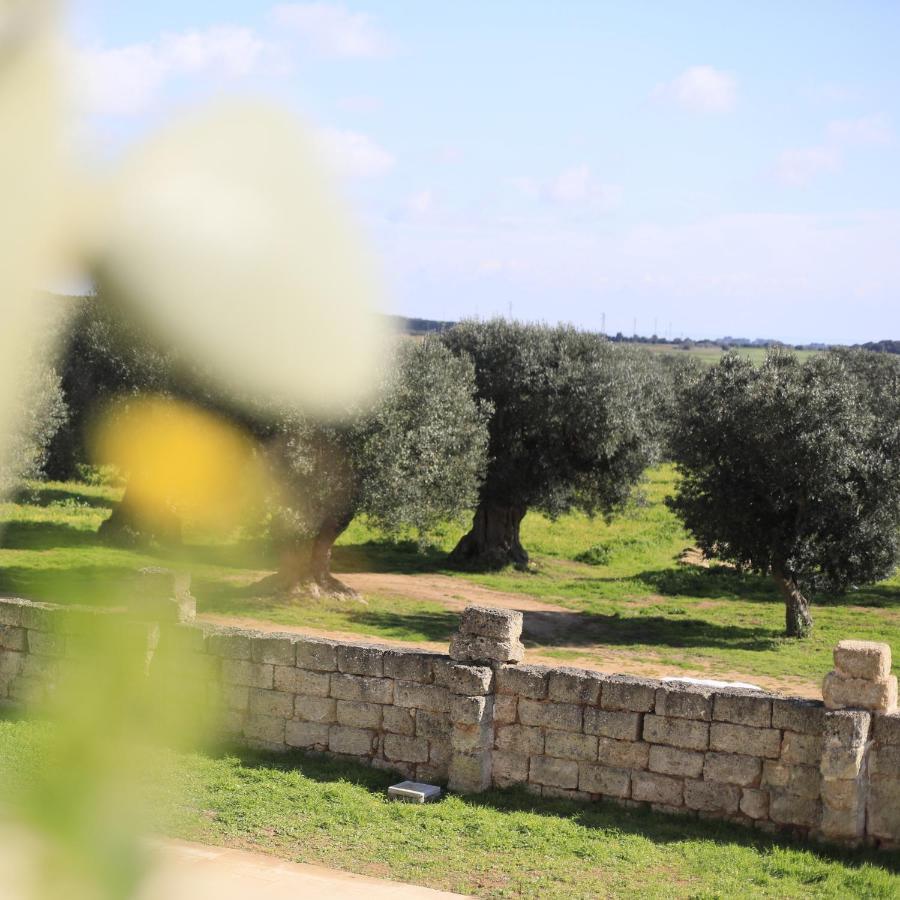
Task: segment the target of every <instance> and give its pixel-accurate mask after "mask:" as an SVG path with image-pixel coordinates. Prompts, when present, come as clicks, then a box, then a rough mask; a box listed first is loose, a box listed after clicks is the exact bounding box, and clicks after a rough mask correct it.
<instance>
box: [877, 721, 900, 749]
mask: <svg viewBox="0 0 900 900" xmlns="http://www.w3.org/2000/svg"><path fill="white" fill-rule="evenodd" d="M873 725H874V732H873V733H874V737H875V740H876V741H877V742H878V743H879V744H900V713H893V714H891V715H876V716H873Z"/></svg>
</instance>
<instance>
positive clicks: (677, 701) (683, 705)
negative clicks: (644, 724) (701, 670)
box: [656, 683, 713, 722]
mask: <svg viewBox="0 0 900 900" xmlns="http://www.w3.org/2000/svg"><path fill="white" fill-rule="evenodd" d="M712 705H713V692H712V690H711V689H710V688H703V687H700V686H699V685H676V684H672V683H669V684H666V686H665V687H661V688H657V691H656V714H657V715H658V716H668V717H671V718H676V719H698V720H699V721H702V722H708V721H709V720H710V719H711V718H712Z"/></svg>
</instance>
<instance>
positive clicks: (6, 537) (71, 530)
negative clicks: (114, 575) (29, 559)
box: [0, 520, 100, 550]
mask: <svg viewBox="0 0 900 900" xmlns="http://www.w3.org/2000/svg"><path fill="white" fill-rule="evenodd" d="M99 543H100V541H99V540H98V539H97V532H96V531H92V530H89V529H85V528H75V527H74V526H72V525H62V524H59V523H57V522H20V521H16V520H13V521H11V522H6V523H5V524H0V549H4V550H53V549H56V548H59V547H88V546H91V545H98V544H99Z"/></svg>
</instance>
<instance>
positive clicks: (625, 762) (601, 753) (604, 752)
mask: <svg viewBox="0 0 900 900" xmlns="http://www.w3.org/2000/svg"><path fill="white" fill-rule="evenodd" d="M597 759H598V761H599V762H600V763H602V764H603V765H605V766H611V767H612V768H617V769H646V768H647V764H648V762H649V760H650V745H649V744H645V743H644V742H643V741H614V740H612V738H598V739H597Z"/></svg>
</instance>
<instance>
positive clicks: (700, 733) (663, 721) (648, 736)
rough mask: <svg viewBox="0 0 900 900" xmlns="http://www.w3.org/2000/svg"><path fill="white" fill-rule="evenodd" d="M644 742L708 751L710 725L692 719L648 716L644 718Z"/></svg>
mask: <svg viewBox="0 0 900 900" xmlns="http://www.w3.org/2000/svg"><path fill="white" fill-rule="evenodd" d="M644 740H645V741H648V742H649V743H651V744H668V745H669V746H671V747H682V748H683V749H686V750H706V748H707V747H708V746H709V725H708V724H707V723H706V722H696V721H694V720H692V719H675V718H673V719H670V718H667V717H666V716H656V715H652V714H648V715H646V716H644Z"/></svg>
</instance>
